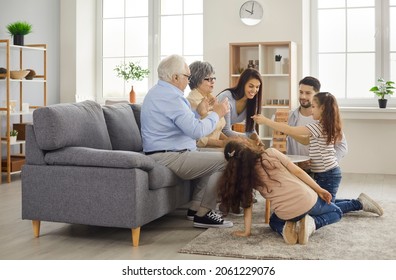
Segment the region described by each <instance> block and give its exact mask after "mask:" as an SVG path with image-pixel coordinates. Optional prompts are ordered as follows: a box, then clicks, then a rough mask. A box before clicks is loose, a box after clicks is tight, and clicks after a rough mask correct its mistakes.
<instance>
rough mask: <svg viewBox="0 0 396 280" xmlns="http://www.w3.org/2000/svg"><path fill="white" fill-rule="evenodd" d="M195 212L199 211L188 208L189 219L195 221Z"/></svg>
mask: <svg viewBox="0 0 396 280" xmlns="http://www.w3.org/2000/svg"><path fill="white" fill-rule="evenodd" d="M195 214H197V211H195V210H191V209H188V210H187V220H189V221H194V216H195Z"/></svg>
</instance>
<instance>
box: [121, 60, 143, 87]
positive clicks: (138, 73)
mask: <svg viewBox="0 0 396 280" xmlns="http://www.w3.org/2000/svg"><path fill="white" fill-rule="evenodd" d="M114 71H116V73H117V77H119V78H123V79H124V80H125V81H126V82H128V81H129V80H132V81H141V80H143V79H144V78H145V77H147V75H148V74H149V73H150V71H149V70H148V69H144V68H142V67H141V66H140V65H139V64H138V63H134V62H128V63H122V64H120V65H117V66H116V68H114Z"/></svg>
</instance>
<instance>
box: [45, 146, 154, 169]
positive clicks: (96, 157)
mask: <svg viewBox="0 0 396 280" xmlns="http://www.w3.org/2000/svg"><path fill="white" fill-rule="evenodd" d="M44 159H45V162H46V163H47V164H49V165H72V166H95V167H111V168H139V169H142V170H145V171H150V170H152V169H153V168H154V165H155V161H154V160H153V159H152V158H150V157H148V156H146V155H144V154H141V153H137V152H131V151H113V150H101V149H93V148H85V147H66V148H62V149H59V150H54V151H49V152H47V153H46V155H45V158H44Z"/></svg>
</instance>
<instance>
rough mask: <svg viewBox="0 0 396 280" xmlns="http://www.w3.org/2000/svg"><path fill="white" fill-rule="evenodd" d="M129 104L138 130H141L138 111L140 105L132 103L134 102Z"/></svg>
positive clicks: (140, 107)
mask: <svg viewBox="0 0 396 280" xmlns="http://www.w3.org/2000/svg"><path fill="white" fill-rule="evenodd" d="M129 106H131V108H132V111H133V114H134V115H135V120H136V123H137V125H138V127H139V131H141V128H140V111H141V109H142V105H141V104H136V103H134V104H129Z"/></svg>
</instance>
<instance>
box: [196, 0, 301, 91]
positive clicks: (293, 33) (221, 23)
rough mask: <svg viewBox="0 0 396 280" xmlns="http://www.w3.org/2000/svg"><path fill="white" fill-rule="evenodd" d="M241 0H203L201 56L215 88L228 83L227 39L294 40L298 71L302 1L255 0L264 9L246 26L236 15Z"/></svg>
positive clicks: (299, 70) (253, 40)
mask: <svg viewBox="0 0 396 280" xmlns="http://www.w3.org/2000/svg"><path fill="white" fill-rule="evenodd" d="M244 2H246V1H245V0H233V1H229V0H216V1H212V0H204V60H206V61H208V62H210V63H211V64H212V65H213V67H214V68H215V70H216V77H217V81H216V88H215V92H220V91H221V90H223V89H224V88H226V87H228V86H229V80H228V74H229V63H228V62H229V49H228V48H229V47H228V46H229V43H235V42H266V41H294V42H296V43H297V50H298V60H297V65H298V70H297V74H298V76H299V77H300V76H301V71H302V60H301V54H302V43H303V28H302V2H303V1H301V0H277V1H269V0H258V2H260V3H261V5H262V6H263V9H264V16H263V20H262V21H261V22H260V23H259V24H257V25H256V26H247V25H245V24H244V23H242V22H241V20H240V19H239V8H240V7H241V5H242V4H243V3H244Z"/></svg>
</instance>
